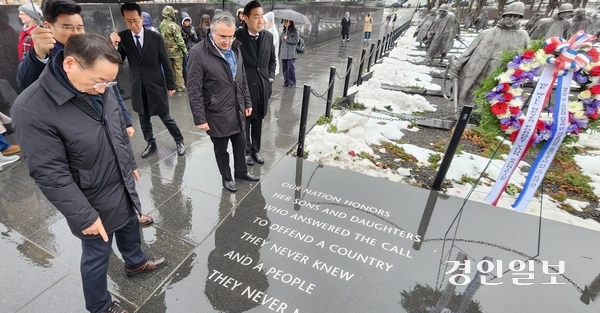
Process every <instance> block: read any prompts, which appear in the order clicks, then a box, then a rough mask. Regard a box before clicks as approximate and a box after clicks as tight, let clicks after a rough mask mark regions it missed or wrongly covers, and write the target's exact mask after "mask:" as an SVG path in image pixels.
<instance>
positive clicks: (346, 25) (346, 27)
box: [341, 17, 352, 35]
mask: <svg viewBox="0 0 600 313" xmlns="http://www.w3.org/2000/svg"><path fill="white" fill-rule="evenodd" d="M341 24H342V35H348V34H350V24H352V21H350V18H346V17H344V18H343V19H342V23H341Z"/></svg>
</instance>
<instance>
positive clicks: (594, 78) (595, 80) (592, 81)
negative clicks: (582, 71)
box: [588, 76, 600, 87]
mask: <svg viewBox="0 0 600 313" xmlns="http://www.w3.org/2000/svg"><path fill="white" fill-rule="evenodd" d="M588 78H589V80H590V82H591V83H592V84H593V85H596V84H598V81H599V80H600V76H589V77H588ZM590 87H591V86H590Z"/></svg>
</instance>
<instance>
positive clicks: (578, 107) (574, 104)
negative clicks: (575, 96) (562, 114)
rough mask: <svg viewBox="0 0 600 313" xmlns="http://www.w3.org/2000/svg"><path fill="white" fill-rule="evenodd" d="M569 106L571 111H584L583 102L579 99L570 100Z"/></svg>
mask: <svg viewBox="0 0 600 313" xmlns="http://www.w3.org/2000/svg"><path fill="white" fill-rule="evenodd" d="M568 108H569V112H571V113H577V112H583V103H581V102H579V101H569V104H568Z"/></svg>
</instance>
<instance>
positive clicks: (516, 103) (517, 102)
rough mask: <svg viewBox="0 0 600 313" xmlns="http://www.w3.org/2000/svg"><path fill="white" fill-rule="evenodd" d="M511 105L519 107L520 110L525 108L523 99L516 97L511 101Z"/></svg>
mask: <svg viewBox="0 0 600 313" xmlns="http://www.w3.org/2000/svg"><path fill="white" fill-rule="evenodd" d="M509 105H510V106H511V107H519V108H522V107H523V99H521V98H519V97H514V98H513V99H512V100H511V101H510V103H509Z"/></svg>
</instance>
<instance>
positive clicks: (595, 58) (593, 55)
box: [587, 48, 600, 62]
mask: <svg viewBox="0 0 600 313" xmlns="http://www.w3.org/2000/svg"><path fill="white" fill-rule="evenodd" d="M587 54H588V55H589V56H590V58H592V61H594V62H598V60H600V52H598V50H596V48H592V49H590V51H588V53H587Z"/></svg>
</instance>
